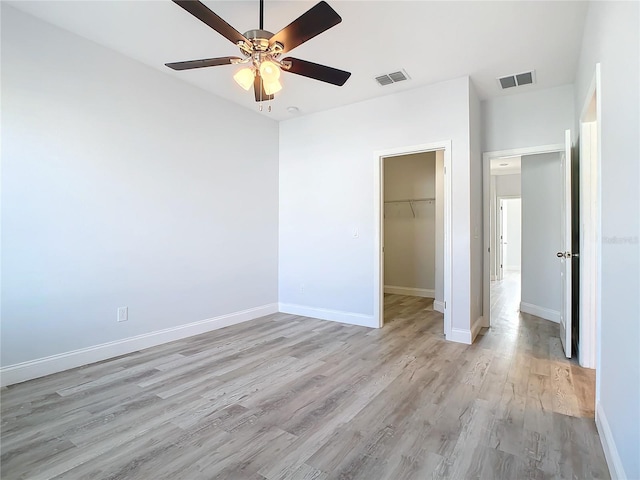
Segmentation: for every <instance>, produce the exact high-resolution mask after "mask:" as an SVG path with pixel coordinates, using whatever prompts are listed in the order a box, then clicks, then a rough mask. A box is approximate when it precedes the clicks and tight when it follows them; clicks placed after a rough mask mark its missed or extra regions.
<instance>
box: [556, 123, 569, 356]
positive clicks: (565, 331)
mask: <svg viewBox="0 0 640 480" xmlns="http://www.w3.org/2000/svg"><path fill="white" fill-rule="evenodd" d="M564 141H565V147H564V148H565V151H564V155H563V156H562V174H563V176H564V179H563V180H564V181H563V187H564V188H563V193H564V197H563V200H564V201H563V202H562V231H561V235H562V245H560V248H561V250H560V251H559V252H558V253H557V256H558V258H559V260H560V261H561V262H562V264H563V265H562V268H561V273H560V275H562V290H563V292H562V312H560V341H561V342H562V347H563V348H564V353H565V355H566V356H567V358H571V130H566V131H565V136H564Z"/></svg>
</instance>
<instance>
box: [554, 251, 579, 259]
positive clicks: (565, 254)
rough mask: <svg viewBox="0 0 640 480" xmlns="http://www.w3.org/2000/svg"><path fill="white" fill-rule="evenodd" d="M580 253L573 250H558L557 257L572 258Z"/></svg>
mask: <svg viewBox="0 0 640 480" xmlns="http://www.w3.org/2000/svg"><path fill="white" fill-rule="evenodd" d="M578 256H579V255H578V254H577V253H571V252H558V253H556V257H558V258H571V257H578Z"/></svg>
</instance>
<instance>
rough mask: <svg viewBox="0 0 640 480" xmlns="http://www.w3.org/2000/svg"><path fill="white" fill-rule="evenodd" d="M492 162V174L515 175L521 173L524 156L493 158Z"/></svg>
mask: <svg viewBox="0 0 640 480" xmlns="http://www.w3.org/2000/svg"><path fill="white" fill-rule="evenodd" d="M490 163H491V164H490V170H491V175H513V174H516V173H520V169H521V165H522V157H520V156H519V155H518V156H514V157H499V158H492V159H491V162H490Z"/></svg>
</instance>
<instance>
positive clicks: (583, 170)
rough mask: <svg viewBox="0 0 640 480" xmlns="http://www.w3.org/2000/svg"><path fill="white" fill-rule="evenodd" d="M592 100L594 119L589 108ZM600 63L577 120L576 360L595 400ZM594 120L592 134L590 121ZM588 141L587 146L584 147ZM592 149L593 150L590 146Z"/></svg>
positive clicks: (598, 274)
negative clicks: (591, 371) (589, 375)
mask: <svg viewBox="0 0 640 480" xmlns="http://www.w3.org/2000/svg"><path fill="white" fill-rule="evenodd" d="M594 98H595V102H596V103H595V117H594V116H593V112H592V111H590V106H591V103H592V101H593V99H594ZM600 98H601V97H600V64H599V63H597V64H596V68H595V72H594V75H593V77H592V79H591V84H590V86H589V89H588V90H587V94H586V96H585V99H584V103H583V106H582V111H581V113H580V118H579V129H580V130H579V131H580V137H579V138H580V144H579V145H578V147H579V149H580V294H579V302H580V319H579V324H580V330H579V331H580V333H579V337H580V338H579V340H578V341H579V345H580V348H579V349H578V357H579V358H578V360H579V362H580V365H581V366H582V367H586V368H595V369H596V400H598V399H599V398H600V375H599V362H600V361H599V357H600V347H599V344H600V328H599V325H600V323H601V322H600V318H601V317H600V305H601V301H600V298H601V297H600V289H601V287H600V286H601V282H602V280H601V270H602V269H601V267H600V265H601V247H602V242H600V241H599V239H600V238H601V213H600V210H601V204H602V202H601V177H600V173H601V158H602V152H601V143H602V142H601V140H600V139H601V128H600V127H601V122H602V119H601V113H600V112H601V107H600ZM594 121H595V132H594V128H593V122H594ZM587 142H588V145H587ZM594 142H595V144H596V148H595V151H594V150H593V148H592V147H593V143H594Z"/></svg>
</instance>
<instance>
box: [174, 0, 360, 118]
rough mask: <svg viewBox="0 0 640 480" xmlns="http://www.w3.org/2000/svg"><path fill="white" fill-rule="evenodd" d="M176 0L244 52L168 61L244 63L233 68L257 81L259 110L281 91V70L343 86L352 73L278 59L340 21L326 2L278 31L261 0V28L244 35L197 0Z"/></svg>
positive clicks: (240, 77)
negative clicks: (270, 27)
mask: <svg viewBox="0 0 640 480" xmlns="http://www.w3.org/2000/svg"><path fill="white" fill-rule="evenodd" d="M173 2H174V3H176V4H177V5H178V6H180V7H182V8H183V9H184V10H186V11H187V12H189V13H190V14H191V15H193V16H194V17H196V18H198V19H199V20H200V21H202V22H203V23H205V24H207V25H208V26H209V27H211V28H212V29H214V30H215V31H216V32H218V33H219V34H220V35H222V36H223V37H225V38H227V39H228V40H230V41H231V42H232V43H234V44H235V45H236V46H237V47H238V48H239V49H240V53H241V54H242V55H243V56H242V57H218V58H206V59H202V60H189V61H186V62H174V63H166V64H165V65H166V66H167V67H169V68H171V69H173V70H191V69H194V68H203V67H215V66H220V65H246V66H244V67H243V68H241V69H240V70H238V71H237V72H236V73H235V75H234V76H233V79H234V80H235V81H236V83H237V84H238V85H240V86H241V87H242V88H244V89H245V90H247V91H248V90H250V89H251V86H252V85H253V89H254V97H255V100H256V102H260V110H262V102H264V101H270V100H272V99H273V97H274V94H276V93H278V92H279V91H280V90H282V83H280V74H281V72H283V71H284V72H290V73H294V74H296V75H301V76H303V77H308V78H312V79H314V80H319V81H321V82H325V83H330V84H332V85H337V86H342V85H344V84H345V82H346V81H347V80H348V79H349V77H350V76H351V73H349V72H346V71H344V70H338V69H337V68H332V67H327V66H326V65H320V64H317V63H313V62H309V61H306V60H300V59H297V58H293V57H287V58H283V59H280V56H281V55H282V54H284V53H286V52H288V51H290V50H293V49H294V48H296V47H297V46H299V45H301V44H302V43H304V42H306V41H307V40H311V39H312V38H313V37H315V36H316V35H319V34H321V33H322V32H324V31H326V30H328V29H330V28H331V27H333V26H335V25H337V24H338V23H340V22H341V21H342V18H340V16H339V15H338V14H337V13H336V12H335V10H333V9H332V8H331V7H330V6H329V4H327V3H326V2H324V1H321V2H320V3H318V4H317V5H315V6H314V7H312V8H311V9H310V10H308V11H307V12H305V13H304V14H302V15H301V16H300V17H298V18H297V19H296V20H294V21H293V22H291V23H290V24H289V25H287V26H286V27H284V28H283V29H282V30H280V31H279V32H278V33H276V34H275V35H274V34H273V33H271V32H269V31H267V30H264V29H263V18H264V15H263V12H264V4H263V2H264V0H260V28H259V29H255V30H249V31H248V32H245V33H244V35H242V34H240V32H238V31H237V30H236V29H235V28H233V27H232V26H231V25H229V24H228V23H227V22H225V21H224V20H223V19H222V18H220V17H219V16H218V15H216V14H215V13H214V12H212V11H211V10H209V8H207V7H206V6H205V5H204V4H203V3H201V2H200V1H198V0H173ZM269 111H271V105H269Z"/></svg>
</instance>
